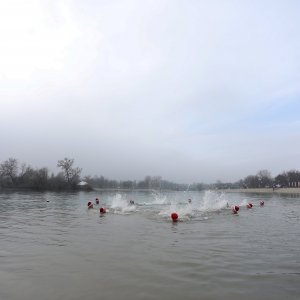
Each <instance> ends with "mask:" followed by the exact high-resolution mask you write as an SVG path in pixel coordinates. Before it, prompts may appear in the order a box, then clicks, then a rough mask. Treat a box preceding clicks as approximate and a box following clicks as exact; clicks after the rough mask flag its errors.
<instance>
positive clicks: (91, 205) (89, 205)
mask: <svg viewBox="0 0 300 300" xmlns="http://www.w3.org/2000/svg"><path fill="white" fill-rule="evenodd" d="M87 206H88V208H89V209H90V208H93V207H94V206H93V203H92V202H91V201H89V202H88V204H87Z"/></svg>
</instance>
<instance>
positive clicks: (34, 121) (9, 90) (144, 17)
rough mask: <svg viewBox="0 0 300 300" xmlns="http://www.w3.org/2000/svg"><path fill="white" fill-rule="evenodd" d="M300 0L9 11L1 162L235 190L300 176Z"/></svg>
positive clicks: (10, 4) (59, 4)
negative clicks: (228, 184) (63, 163)
mask: <svg viewBox="0 0 300 300" xmlns="http://www.w3.org/2000/svg"><path fill="white" fill-rule="evenodd" d="M299 12H300V1H297V0H295V1H292V0H285V1H282V0H280V1H276V0H270V1H268V0H260V1H255V0H249V1H247V0H245V1H238V0H226V1H225V0H210V1H208V0H207V1H204V0H194V1H193V0H181V1H179V0H151V1H150V0H149V1H148V0H143V1H140V0H119V1H117V0H103V1H100V0H99V1H97V0H85V1H81V0H73V1H71V0H70V1H62V0H48V1H43V0H36V1H34V0H32V1H23V0H19V1H15V0H9V1H1V2H0V161H1V162H2V161H4V160H6V159H8V158H9V157H15V158H17V159H18V160H19V161H20V162H26V163H28V164H30V165H32V166H33V167H44V166H46V167H49V169H50V170H52V171H54V172H55V173H56V172H57V171H58V170H57V168H56V163H57V160H59V159H63V158H64V157H69V158H74V159H75V164H76V166H79V167H82V168H83V175H88V174H89V175H95V174H97V175H104V176H106V177H108V178H111V179H137V180H139V179H143V178H144V176H145V175H151V176H154V175H161V176H162V177H163V178H164V179H167V180H172V181H176V182H183V183H190V182H214V181H216V180H222V181H235V180H238V179H241V178H244V177H245V176H247V175H249V174H256V173H257V171H258V170H261V169H268V170H270V171H271V173H272V175H274V176H275V175H277V174H278V173H280V172H281V171H283V170H290V169H298V170H299V169H300V156H299V155H300V18H299Z"/></svg>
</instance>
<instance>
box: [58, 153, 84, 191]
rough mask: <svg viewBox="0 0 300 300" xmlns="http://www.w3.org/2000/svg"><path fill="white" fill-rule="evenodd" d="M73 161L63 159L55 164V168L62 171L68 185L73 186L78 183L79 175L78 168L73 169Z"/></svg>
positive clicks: (79, 170)
mask: <svg viewBox="0 0 300 300" xmlns="http://www.w3.org/2000/svg"><path fill="white" fill-rule="evenodd" d="M73 164H74V159H73V158H67V157H65V158H64V159H63V160H59V161H58V162H57V166H58V167H59V168H61V169H62V171H63V172H64V176H65V179H66V180H67V182H68V184H69V185H73V184H75V183H76V182H77V181H79V176H80V173H81V170H82V169H80V168H78V167H76V168H73Z"/></svg>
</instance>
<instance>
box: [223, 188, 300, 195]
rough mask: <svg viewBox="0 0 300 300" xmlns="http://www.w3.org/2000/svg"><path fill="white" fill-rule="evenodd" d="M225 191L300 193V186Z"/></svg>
mask: <svg viewBox="0 0 300 300" xmlns="http://www.w3.org/2000/svg"><path fill="white" fill-rule="evenodd" d="M220 191H222V192H224V193H251V194H254V193H255V194H299V195H300V188H299V187H298V188H276V189H275V190H273V189H272V188H261V189H223V190H220Z"/></svg>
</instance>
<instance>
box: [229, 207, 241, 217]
mask: <svg viewBox="0 0 300 300" xmlns="http://www.w3.org/2000/svg"><path fill="white" fill-rule="evenodd" d="M239 210H240V207H239V206H238V205H235V206H232V208H231V211H232V213H233V214H234V215H236V214H237V213H238V211H239Z"/></svg>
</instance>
